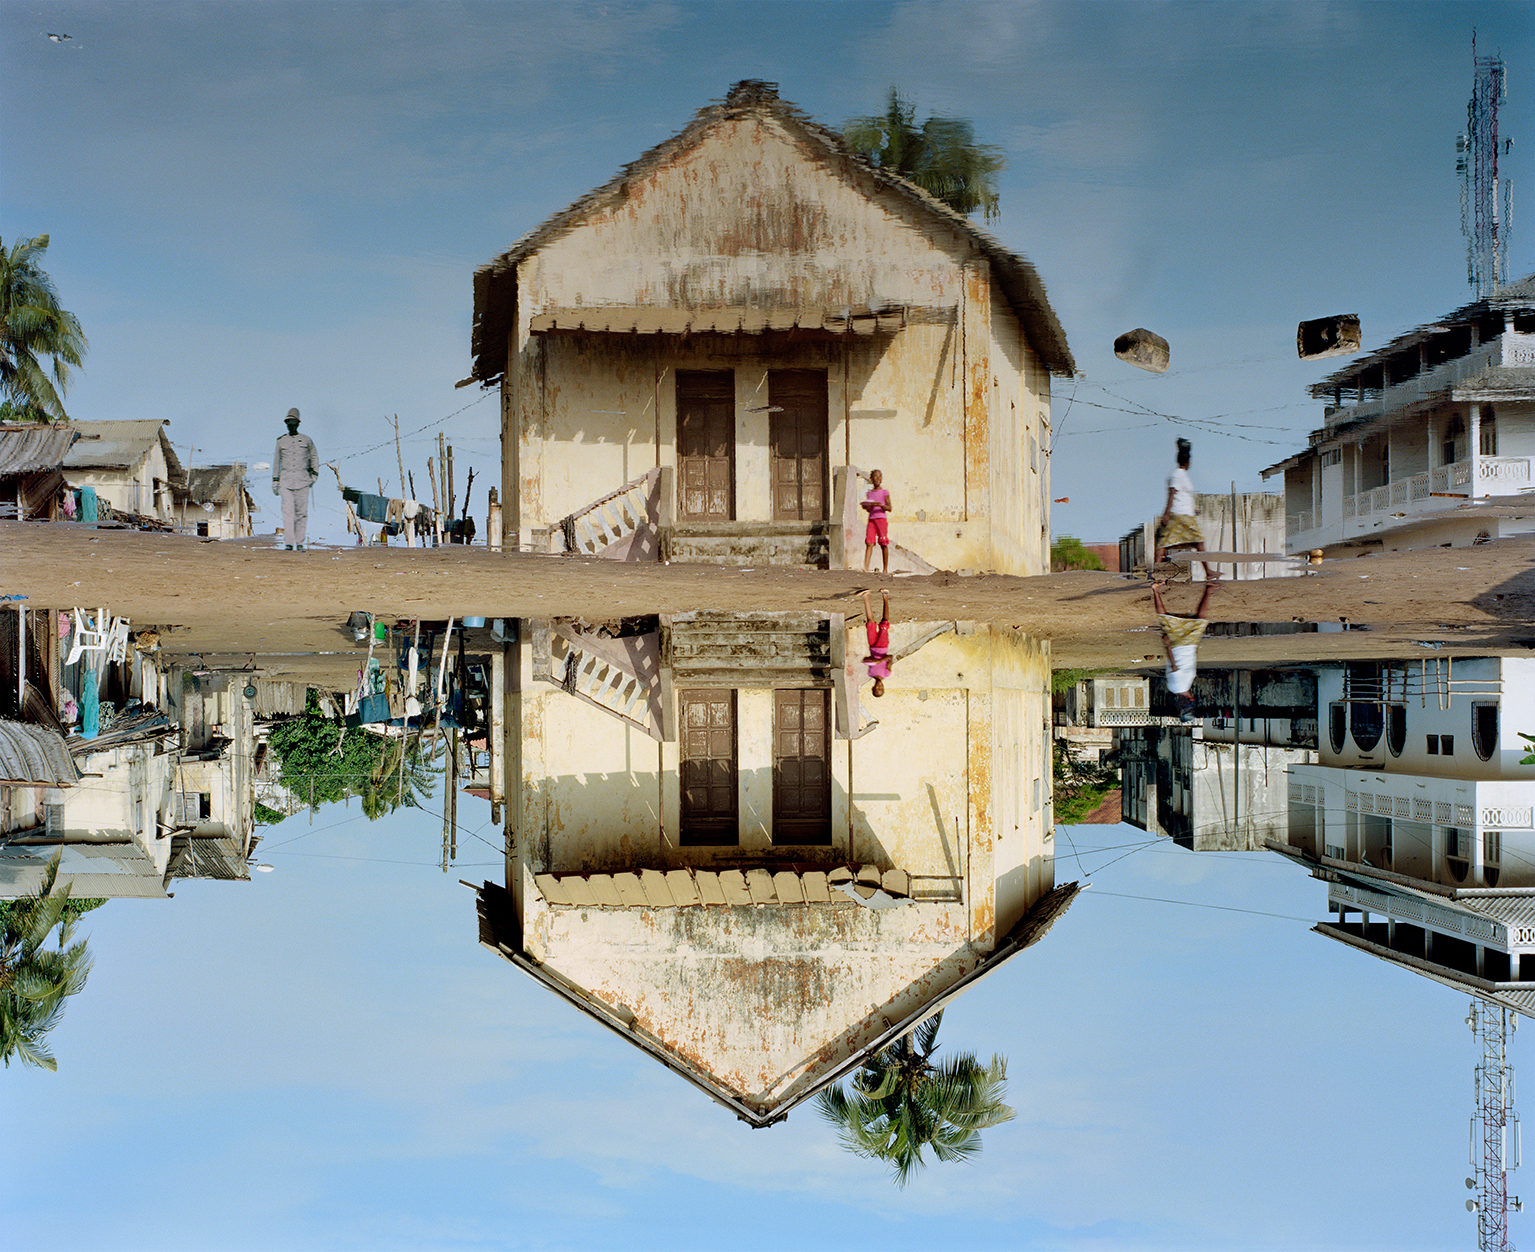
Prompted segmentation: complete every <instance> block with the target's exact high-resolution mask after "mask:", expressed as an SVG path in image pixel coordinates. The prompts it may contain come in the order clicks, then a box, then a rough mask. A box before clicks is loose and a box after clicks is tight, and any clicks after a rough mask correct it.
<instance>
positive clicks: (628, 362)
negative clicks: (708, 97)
mask: <svg viewBox="0 0 1535 1252" xmlns="http://www.w3.org/2000/svg"><path fill="white" fill-rule="evenodd" d="M473 350H474V369H473V373H472V374H471V375H470V377H469V378H468V379H465V380H464V381H465V383H469V382H478V383H479V384H481V385H482V386H486V387H490V386H499V388H500V391H501V400H502V498H503V500H504V502H505V505H506V508H507V511H508V512H507V526H508V528H509V530H511V531H512V532H514V533H515V534H516V535H517V537H518V543H519V544H520V545H521V546H522V547H524V548H535V549H538V550H541V551H556V552H560V551H574V552H582V553H587V554H591V555H598V556H604V557H608V558H612V559H619V560H628V561H643V560H658V559H664V560H671V561H708V562H723V563H736V564H754V565H755V564H764V563H782V564H795V565H808V566H819V567H822V568H825V567H827V566H831V567H848V566H858V565H861V563H862V561H863V556H864V531H865V524H864V514H863V512H862V511H861V510H860V508H859V501H860V499H861V498H862V495H863V493H864V492H865V491H866V490H867V487H868V485H867V482H866V481H865V479H864V477H863V476H864V475H867V473H868V472H869V471H870V470H872V469H880V470H882V472H883V474H884V486H885V487H886V489H888V490H889V491H890V492H891V494H892V497H893V501H892V503H893V511H892V515H891V519H890V525H891V538H892V543H893V547H892V560H891V569H892V570H900V569H906V570H929V569H931V568H933V567H935V566H939V567H944V568H952V569H976V570H982V569H984V570H994V571H997V572H1002V573H1011V574H1036V573H1042V572H1047V571H1048V570H1049V567H1050V534H1049V530H1050V514H1049V502H1050V459H1049V458H1050V443H1051V440H1050V386H1051V378H1052V376H1054V375H1070V374H1071V373H1073V371H1074V365H1073V361H1072V357H1071V353H1070V351H1069V350H1068V348H1067V345H1066V338H1065V335H1064V333H1063V332H1062V330H1061V327H1060V324H1059V322H1058V321H1057V319H1056V316H1055V313H1054V311H1053V310H1052V309H1051V307H1050V304H1049V301H1048V299H1047V298H1046V295H1045V289H1044V285H1043V283H1042V282H1041V281H1040V278H1039V275H1038V274H1037V273H1036V271H1035V269H1034V267H1033V266H1032V265H1031V264H1030V263H1029V262H1028V261H1027V260H1025V259H1024V258H1023V257H1021V256H1018V255H1017V254H1015V253H1013V252H1011V251H1009V250H1008V249H1006V248H1004V247H1003V246H1002V245H1001V244H1000V243H998V242H997V240H995V239H994V238H992V237H991V236H990V235H988V234H987V233H985V232H984V231H982V230H980V229H979V228H977V227H976V226H975V224H974V223H972V222H971V221H970V220H969V219H968V218H966V217H965V216H964V215H962V214H960V213H956V212H954V211H953V210H951V209H949V208H948V207H947V206H945V205H943V204H941V203H940V202H938V201H937V200H935V199H933V198H932V197H931V196H929V195H927V194H926V193H925V192H923V191H922V190H920V189H919V188H917V187H916V186H914V185H913V184H911V183H909V182H907V181H906V180H905V179H902V178H900V177H898V176H896V175H894V174H891V173H888V172H886V171H884V170H881V169H879V168H877V167H876V166H875V165H873V164H872V163H871V162H869V161H868V160H867V159H865V158H863V157H862V156H859V155H858V154H856V153H855V152H853V151H852V150H851V149H850V148H849V147H848V146H847V144H846V143H844V141H843V139H842V137H841V135H840V134H838V133H837V132H836V131H834V130H830V129H828V128H827V127H825V126H823V125H821V124H820V123H818V122H816V121H814V120H812V119H811V118H810V117H808V116H806V115H805V114H804V113H803V112H801V111H800V110H799V109H797V108H795V107H794V106H793V105H791V104H789V103H788V102H786V101H784V100H782V99H780V98H779V95H778V92H777V89H776V86H775V85H774V84H771V83H764V82H756V81H747V82H741V83H737V84H736V85H735V86H734V87H732V88H731V90H730V92H729V93H728V95H727V96H726V98H725V99H724V100H723V101H721V102H718V103H715V104H711V105H709V106H707V107H705V108H704V109H702V110H700V111H699V113H698V114H697V115H696V116H695V117H694V119H693V121H692V122H691V123H689V125H688V126H687V127H686V128H685V129H684V130H683V131H682V132H681V133H679V134H678V135H676V136H674V137H673V138H671V139H668V140H667V141H666V142H664V143H662V144H660V145H658V146H657V147H655V148H652V149H651V150H650V151H649V152H647V153H645V154H644V155H642V156H641V157H640V158H639V159H638V160H636V161H635V162H633V163H632V164H630V165H629V166H627V167H625V168H624V169H623V170H622V171H621V172H620V173H619V174H618V175H617V176H616V177H615V178H613V179H612V180H610V181H609V182H607V183H605V184H604V185H603V186H601V187H599V188H597V189H596V190H594V191H592V192H589V193H588V194H587V195H585V196H583V197H582V198H581V199H579V200H578V201H576V202H575V203H574V204H572V205H571V206H570V207H568V208H566V209H564V210H562V211H561V212H559V213H557V214H556V215H555V216H553V217H552V218H550V219H549V220H548V221H546V222H545V223H543V224H542V225H541V226H539V227H537V228H536V229H534V230H533V231H531V232H529V233H528V234H527V235H525V236H524V237H523V238H522V239H521V240H519V241H518V242H517V243H516V244H515V245H513V246H512V247H511V248H510V249H509V250H507V251H506V252H504V253H502V254H501V255H500V256H498V257H496V258H495V259H494V260H493V261H491V262H490V263H489V264H488V265H485V266H483V267H481V268H480V269H479V270H478V271H476V273H475V276H474V347H473ZM875 559H876V560H878V557H877V556H876V558H875Z"/></svg>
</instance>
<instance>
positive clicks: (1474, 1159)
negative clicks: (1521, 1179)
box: [1466, 998, 1523, 1252]
mask: <svg viewBox="0 0 1535 1252" xmlns="http://www.w3.org/2000/svg"><path fill="white" fill-rule="evenodd" d="M1510 1019H1512V1021H1510ZM1466 1025H1468V1026H1470V1027H1471V1030H1472V1033H1473V1034H1475V1035H1476V1037H1477V1041H1478V1042H1479V1043H1480V1044H1481V1045H1482V1059H1481V1060H1480V1061H1478V1062H1477V1066H1476V1116H1475V1117H1473V1118H1472V1119H1471V1165H1472V1168H1473V1169H1475V1170H1476V1176H1475V1177H1474V1178H1468V1179H1466V1186H1468V1187H1470V1188H1472V1189H1473V1190H1475V1191H1476V1192H1477V1196H1476V1198H1475V1199H1474V1200H1467V1201H1466V1207H1467V1208H1468V1209H1470V1210H1471V1211H1472V1212H1474V1213H1475V1214H1476V1242H1477V1247H1478V1248H1480V1249H1481V1250H1482V1252H1513V1247H1514V1245H1513V1244H1511V1243H1510V1242H1509V1241H1508V1210H1509V1207H1510V1201H1509V1198H1508V1172H1509V1170H1511V1169H1516V1168H1517V1167H1518V1165H1519V1119H1518V1118H1517V1117H1516V1116H1515V1115H1514V1067H1513V1066H1512V1065H1510V1064H1509V1063H1508V1032H1509V1031H1510V1030H1518V1029H1519V1015H1518V1013H1514V1012H1510V1011H1509V1010H1508V1009H1506V1008H1504V1007H1503V1006H1502V1005H1500V1004H1494V1003H1493V1002H1492V1001H1491V1000H1483V999H1481V998H1477V999H1475V1000H1472V1001H1471V1012H1470V1014H1469V1015H1468V1016H1467V1018H1466ZM1512 1207H1513V1209H1514V1211H1515V1212H1518V1211H1519V1210H1520V1209H1521V1208H1522V1207H1523V1206H1522V1205H1521V1204H1520V1203H1519V1197H1518V1196H1515V1197H1514V1199H1513V1202H1512Z"/></svg>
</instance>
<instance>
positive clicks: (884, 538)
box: [860, 470, 890, 574]
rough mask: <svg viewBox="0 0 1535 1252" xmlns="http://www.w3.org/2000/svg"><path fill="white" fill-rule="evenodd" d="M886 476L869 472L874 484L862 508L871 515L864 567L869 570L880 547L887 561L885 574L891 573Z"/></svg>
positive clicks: (888, 498) (864, 549) (877, 471)
mask: <svg viewBox="0 0 1535 1252" xmlns="http://www.w3.org/2000/svg"><path fill="white" fill-rule="evenodd" d="M884 481H885V476H884V475H883V474H882V473H880V472H879V470H870V471H869V482H870V483H871V484H872V486H870V488H869V490H868V492H867V493H866V494H865V495H864V498H863V502H862V504H861V506H860V507H861V508H862V509H863V511H864V512H865V513H867V514H868V515H869V525H868V528H867V530H866V531H865V533H864V537H863V544H864V547H863V567H864V569H865V570H867V569H868V568H869V558H870V557H871V556H873V555H874V545H875V544H876V543H877V544H879V547H880V553H881V555H882V556H883V557H884V559H885V573H887V574H888V573H889V572H890V522H889V520H888V518H889V515H890V493H889V492H888V491H886V490H885V488H884V486H883V485H882V484H883V483H884Z"/></svg>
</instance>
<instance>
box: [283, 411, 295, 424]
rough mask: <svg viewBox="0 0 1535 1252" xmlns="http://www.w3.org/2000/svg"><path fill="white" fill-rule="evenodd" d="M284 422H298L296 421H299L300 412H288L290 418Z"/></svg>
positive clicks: (284, 419) (286, 418)
mask: <svg viewBox="0 0 1535 1252" xmlns="http://www.w3.org/2000/svg"><path fill="white" fill-rule="evenodd" d="M283 421H285V422H296V421H298V410H297V409H289V410H288V416H287V417H285V418H283Z"/></svg>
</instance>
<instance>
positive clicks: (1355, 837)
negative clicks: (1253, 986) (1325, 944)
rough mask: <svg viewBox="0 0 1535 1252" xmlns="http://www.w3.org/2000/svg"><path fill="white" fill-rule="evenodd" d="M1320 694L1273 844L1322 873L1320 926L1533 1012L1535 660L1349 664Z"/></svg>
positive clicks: (1325, 679)
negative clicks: (1326, 911) (1316, 729)
mask: <svg viewBox="0 0 1535 1252" xmlns="http://www.w3.org/2000/svg"><path fill="white" fill-rule="evenodd" d="M1318 696H1319V702H1320V704H1321V707H1322V709H1323V710H1324V714H1323V715H1324V718H1325V724H1326V729H1325V730H1324V732H1323V736H1322V744H1321V750H1320V754H1319V756H1320V759H1319V761H1318V763H1317V764H1316V765H1311V766H1298V767H1296V768H1294V769H1292V770H1291V777H1290V788H1289V814H1290V817H1289V828H1290V829H1289V836H1288V839H1287V841H1286V842H1285V843H1284V844H1282V845H1276V847H1277V848H1278V850H1280V851H1282V852H1284V853H1285V854H1286V855H1288V856H1290V857H1291V858H1292V859H1295V860H1298V861H1300V862H1301V863H1303V864H1305V865H1307V866H1308V867H1309V868H1311V870H1312V872H1313V874H1314V875H1315V876H1316V877H1318V878H1320V879H1322V880H1324V881H1326V882H1327V884H1328V905H1329V908H1330V909H1331V911H1332V912H1333V913H1334V914H1335V915H1336V917H1335V920H1333V921H1330V922H1327V923H1324V924H1323V925H1321V926H1318V927H1317V930H1318V932H1319V933H1321V934H1325V935H1327V936H1329V937H1330V938H1333V939H1337V940H1339V941H1340V942H1344V943H1347V944H1349V945H1351V946H1353V947H1356V948H1358V949H1360V950H1361V951H1366V952H1369V953H1371V954H1372V955H1375V956H1379V957H1382V958H1383V959H1386V960H1390V961H1392V962H1394V963H1396V964H1399V965H1403V966H1406V967H1407V968H1410V969H1413V970H1414V971H1416V972H1418V973H1422V974H1425V975H1427V976H1430V977H1433V978H1436V979H1438V980H1439V981H1441V982H1447V983H1449V984H1451V985H1453V986H1455V987H1457V988H1458V989H1460V990H1463V991H1469V992H1471V993H1473V994H1476V995H1481V996H1484V997H1486V998H1492V999H1497V1000H1499V1001H1501V1002H1502V1003H1504V1004H1505V1005H1507V1006H1508V1007H1510V1008H1517V1009H1518V1010H1519V1011H1521V1012H1524V1013H1526V1014H1529V1015H1535V765H1526V764H1523V763H1522V758H1523V757H1524V756H1525V755H1526V753H1527V751H1528V748H1527V745H1526V744H1525V743H1524V741H1523V740H1521V739H1520V738H1519V736H1518V732H1519V731H1521V730H1525V731H1526V732H1527V733H1528V728H1529V727H1530V726H1532V725H1535V661H1532V660H1529V659H1525V658H1515V657H1474V658H1454V659H1451V658H1447V657H1443V658H1441V657H1436V658H1433V659H1425V660H1422V661H1415V662H1401V661H1397V662H1383V663H1378V664H1349V665H1346V666H1340V667H1337V668H1335V669H1332V670H1328V671H1324V672H1323V673H1322V675H1321V677H1320V679H1319V685H1318Z"/></svg>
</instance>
